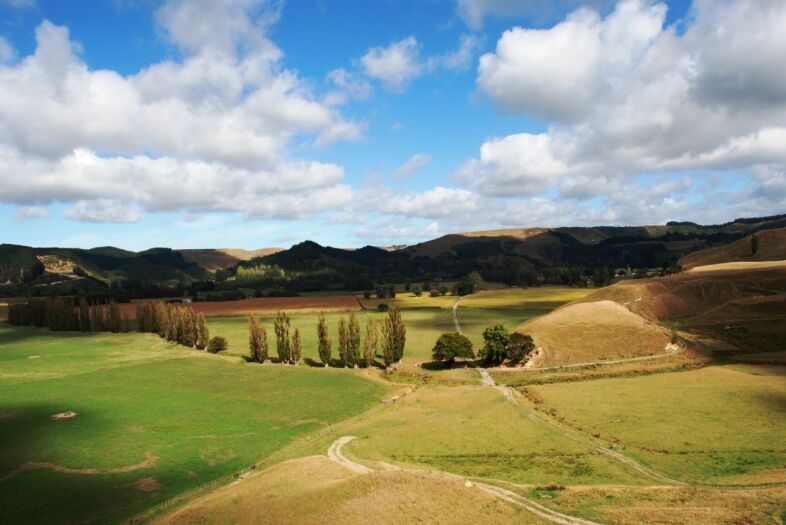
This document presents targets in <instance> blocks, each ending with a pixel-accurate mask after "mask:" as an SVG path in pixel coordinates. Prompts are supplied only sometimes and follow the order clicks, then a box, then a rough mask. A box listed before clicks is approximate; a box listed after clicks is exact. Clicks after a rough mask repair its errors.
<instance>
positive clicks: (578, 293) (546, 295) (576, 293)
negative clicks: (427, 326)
mask: <svg viewBox="0 0 786 525" xmlns="http://www.w3.org/2000/svg"><path fill="white" fill-rule="evenodd" d="M592 291H593V290H592V289H591V288H550V287H543V288H506V289H504V290H493V291H487V292H479V293H475V294H472V295H467V296H465V297H463V298H462V299H461V302H460V303H459V305H460V307H463V308H522V309H525V310H553V309H554V308H557V307H559V306H562V305H563V304H565V303H569V302H571V301H578V300H579V299H583V298H584V297H586V296H587V295H589V294H590V293H591V292H592Z"/></svg>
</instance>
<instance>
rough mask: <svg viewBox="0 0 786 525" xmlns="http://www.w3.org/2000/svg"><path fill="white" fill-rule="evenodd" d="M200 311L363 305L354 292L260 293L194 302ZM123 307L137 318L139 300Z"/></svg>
mask: <svg viewBox="0 0 786 525" xmlns="http://www.w3.org/2000/svg"><path fill="white" fill-rule="evenodd" d="M183 306H190V307H191V308H193V309H194V312H196V313H203V314H205V315H206V316H207V317H220V316H229V315H247V314H254V313H270V312H278V311H282V312H292V311H295V310H297V311H336V310H341V311H344V310H360V305H359V304H358V301H357V299H355V296H353V295H333V296H322V297H260V298H259V299H243V300H240V301H215V302H203V303H191V304H187V305H183ZM120 311H121V312H122V313H123V314H125V315H126V316H127V317H128V318H129V319H136V304H135V303H129V304H121V305H120Z"/></svg>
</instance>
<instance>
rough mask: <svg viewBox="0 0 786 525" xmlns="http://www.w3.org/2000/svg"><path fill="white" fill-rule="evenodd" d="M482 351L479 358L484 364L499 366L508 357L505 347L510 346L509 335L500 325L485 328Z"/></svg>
mask: <svg viewBox="0 0 786 525" xmlns="http://www.w3.org/2000/svg"><path fill="white" fill-rule="evenodd" d="M483 341H484V344H483V349H482V350H481V351H480V358H481V359H482V360H483V362H484V363H486V364H499V363H501V362H502V361H504V360H505V358H506V357H507V355H508V350H507V346H508V345H509V344H510V334H508V331H507V330H505V327H504V326H502V325H501V324H498V325H495V326H492V327H490V328H486V329H485V330H484V331H483Z"/></svg>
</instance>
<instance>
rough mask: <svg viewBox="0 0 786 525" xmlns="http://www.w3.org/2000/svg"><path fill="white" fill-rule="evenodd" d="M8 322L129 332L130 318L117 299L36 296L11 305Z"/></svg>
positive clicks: (84, 329) (76, 330)
mask: <svg viewBox="0 0 786 525" xmlns="http://www.w3.org/2000/svg"><path fill="white" fill-rule="evenodd" d="M8 322H9V323H10V324H12V325H15V326H38V327H42V328H43V327H46V328H49V329H50V330H54V331H71V332H115V333H118V332H127V331H129V322H128V319H126V318H124V317H123V316H122V315H121V313H120V307H119V306H118V304H117V302H115V300H114V299H111V300H110V301H109V303H108V304H90V303H88V302H87V299H86V298H84V297H82V298H80V299H79V300H78V301H76V300H74V299H72V298H69V297H57V298H44V299H33V300H30V301H28V302H26V303H18V304H9V305H8Z"/></svg>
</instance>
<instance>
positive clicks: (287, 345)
mask: <svg viewBox="0 0 786 525" xmlns="http://www.w3.org/2000/svg"><path fill="white" fill-rule="evenodd" d="M290 324H291V323H290V320H289V316H287V314H285V313H284V312H278V314H276V318H275V321H274V323H273V331H274V333H275V334H276V354H278V361H279V362H280V363H284V364H292V365H296V364H298V363H299V362H300V359H301V357H302V353H303V346H302V341H301V337H300V330H298V329H297V328H295V330H294V331H292V335H291V337H290ZM248 349H249V352H250V354H251V361H254V362H256V363H264V362H265V361H266V360H267V359H268V352H269V348H268V340H267V330H265V328H264V327H263V326H262V325H261V324H260V323H259V321H258V320H257V319H256V318H255V317H253V316H249V317H248Z"/></svg>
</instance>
